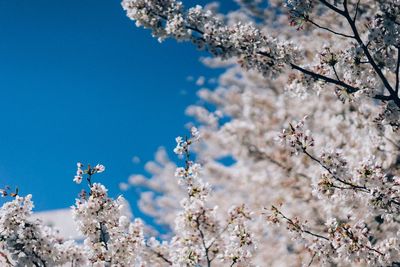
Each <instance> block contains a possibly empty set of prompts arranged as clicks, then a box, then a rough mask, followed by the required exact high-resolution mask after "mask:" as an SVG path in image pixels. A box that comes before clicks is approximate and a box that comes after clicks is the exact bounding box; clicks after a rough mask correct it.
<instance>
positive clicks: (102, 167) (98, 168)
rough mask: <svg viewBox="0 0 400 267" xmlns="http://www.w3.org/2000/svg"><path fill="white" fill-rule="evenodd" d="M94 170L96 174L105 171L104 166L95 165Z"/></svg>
mask: <svg viewBox="0 0 400 267" xmlns="http://www.w3.org/2000/svg"><path fill="white" fill-rule="evenodd" d="M94 169H95V170H96V172H97V173H101V172H104V171H105V169H106V167H104V165H101V164H97V165H96V167H94Z"/></svg>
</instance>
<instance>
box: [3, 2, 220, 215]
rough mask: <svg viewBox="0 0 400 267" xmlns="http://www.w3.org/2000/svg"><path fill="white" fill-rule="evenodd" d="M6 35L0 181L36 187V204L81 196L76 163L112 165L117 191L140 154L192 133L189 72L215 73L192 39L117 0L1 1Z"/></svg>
mask: <svg viewBox="0 0 400 267" xmlns="http://www.w3.org/2000/svg"><path fill="white" fill-rule="evenodd" d="M194 2H195V1H185V3H186V4H187V5H188V6H189V5H192V4H193V3H194ZM197 2H200V3H204V2H205V1H197ZM0 36H1V37H2V38H1V41H0V187H3V186H4V185H10V186H13V187H15V186H18V187H19V188H20V192H21V195H25V194H27V193H32V194H33V197H34V201H35V206H36V208H35V210H45V209H56V208H63V207H67V206H70V205H72V204H73V203H74V199H75V197H76V195H77V193H78V192H79V190H80V188H81V187H80V186H77V185H75V184H74V183H73V182H72V178H73V176H74V173H75V170H76V162H77V161H82V162H83V163H92V164H96V163H103V164H104V165H106V168H107V170H106V172H105V173H103V174H101V175H99V176H98V177H97V179H98V181H99V182H102V183H104V184H106V185H107V186H108V187H109V189H110V193H111V194H112V195H114V196H116V195H118V194H119V193H120V191H119V189H118V183H119V182H122V181H125V180H126V179H127V178H128V176H129V175H130V174H133V173H140V172H142V170H143V168H142V164H139V165H135V164H133V163H132V157H133V156H139V157H140V158H141V160H142V163H143V162H146V161H148V160H151V159H152V158H153V155H154V152H155V151H156V149H157V147H159V146H161V145H163V146H165V147H166V148H168V149H172V148H173V146H174V138H175V136H177V135H179V134H182V133H183V132H184V131H185V128H184V125H185V123H186V122H188V121H190V120H191V119H190V118H188V117H186V116H185V115H184V110H185V107H186V106H188V105H190V104H193V103H195V102H196V101H197V98H196V96H195V91H196V89H197V87H196V86H195V85H194V83H193V82H189V81H187V77H188V76H191V75H192V76H194V77H197V76H199V75H206V76H213V75H215V74H214V73H213V71H212V70H209V69H207V68H205V67H204V66H202V64H201V63H200V62H199V60H198V58H199V56H200V55H201V53H199V52H198V51H196V49H194V48H193V47H192V46H191V45H190V44H184V43H176V42H175V41H173V40H169V41H166V42H164V43H162V44H159V43H158V42H157V41H156V40H155V39H154V38H152V37H151V36H150V32H149V31H147V30H143V29H139V28H136V27H135V25H134V22H132V21H130V20H129V19H128V18H127V17H126V16H125V14H124V12H123V10H122V8H121V6H120V2H119V1H105V0H104V1H98V0H96V1H95V0H60V1H56V2H55V1H50V0H37V1H32V0H12V1H6V0H0ZM183 90H184V91H186V92H187V94H182V93H181V92H182V91H183ZM171 179H173V177H171ZM171 182H175V181H173V180H172V181H171ZM125 194H126V195H127V197H128V199H131V200H134V196H132V195H134V194H133V192H127V193H125ZM130 194H131V195H130Z"/></svg>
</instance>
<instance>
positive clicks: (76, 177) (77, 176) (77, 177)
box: [73, 175, 82, 184]
mask: <svg viewBox="0 0 400 267" xmlns="http://www.w3.org/2000/svg"><path fill="white" fill-rule="evenodd" d="M73 181H74V182H75V183H77V184H80V183H81V182H82V176H81V175H75V177H74V179H73Z"/></svg>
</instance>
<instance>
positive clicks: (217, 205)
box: [0, 0, 400, 266]
mask: <svg viewBox="0 0 400 267" xmlns="http://www.w3.org/2000/svg"><path fill="white" fill-rule="evenodd" d="M236 2H237V3H238V4H239V9H238V10H235V11H231V12H230V13H228V14H220V13H218V5H217V4H215V3H211V4H209V5H207V6H205V7H200V6H195V7H192V8H185V7H184V6H183V4H182V3H181V2H178V1H175V0H124V1H123V2H122V6H123V8H124V9H125V11H126V13H127V15H128V17H129V18H131V19H132V20H134V21H136V25H137V26H141V27H145V28H148V29H150V30H151V31H152V34H153V36H154V37H156V38H158V39H159V40H160V41H162V40H164V39H165V38H175V39H177V40H178V41H189V42H192V43H193V44H194V45H195V46H196V47H197V48H198V49H203V50H206V51H208V52H210V55H211V57H209V58H204V59H203V62H204V63H205V64H207V65H208V66H209V67H220V68H224V69H225V72H224V73H223V74H221V75H220V77H219V78H218V82H217V86H216V87H215V88H211V89H208V88H202V89H201V90H199V92H198V95H199V97H200V98H201V99H203V100H204V101H203V102H204V103H207V104H208V105H204V106H202V105H193V106H190V107H188V109H187V114H189V115H192V116H194V117H195V119H196V121H197V124H198V129H199V130H200V133H199V130H197V128H192V129H191V132H190V135H188V136H187V137H178V138H177V139H176V142H177V147H176V148H175V150H174V152H175V153H176V154H178V155H179V156H180V157H181V159H182V161H183V166H182V167H177V166H176V165H175V164H174V163H173V161H171V160H170V159H169V158H168V156H167V153H166V152H165V151H164V150H163V149H160V150H159V151H158V152H157V154H156V159H155V161H154V162H149V163H148V164H147V165H146V166H147V169H148V171H149V172H150V173H151V176H150V177H144V176H141V175H133V176H132V177H130V179H129V181H128V184H129V185H131V186H142V187H145V188H148V190H147V191H146V192H143V193H142V194H141V198H140V201H139V206H140V208H141V209H142V210H143V211H144V212H145V213H147V214H149V215H150V216H152V217H154V218H155V219H156V222H157V223H159V224H162V225H165V226H167V227H168V229H169V230H170V231H169V232H168V234H166V235H161V234H157V233H156V231H155V229H149V228H151V227H149V226H147V227H146V226H144V224H143V222H141V221H140V219H136V220H135V221H133V222H130V221H129V220H128V219H127V218H126V217H124V216H123V215H122V213H121V206H122V203H123V201H121V198H117V199H116V200H113V199H112V198H110V197H108V196H107V190H106V188H104V186H102V185H100V184H98V183H92V180H93V179H94V178H95V175H96V173H97V172H101V171H104V167H103V166H101V165H98V166H96V167H94V168H92V167H90V166H88V167H87V168H85V169H83V165H81V164H78V171H77V175H76V176H75V178H74V181H75V182H77V183H80V182H81V181H83V180H84V178H86V181H87V183H88V185H89V191H88V192H84V191H83V193H82V194H81V197H80V199H78V200H77V202H76V205H75V206H74V208H73V213H74V218H75V220H76V222H77V225H78V228H79V230H80V231H81V232H82V234H83V235H84V236H85V241H84V243H83V244H76V243H74V242H72V241H63V240H61V239H60V238H58V237H57V235H56V234H55V233H54V232H53V231H52V230H51V229H49V228H47V227H45V226H42V225H41V224H40V223H39V222H35V221H32V220H31V219H30V216H29V215H30V211H31V208H32V202H31V196H26V197H20V196H18V194H16V193H13V196H14V199H13V200H11V201H10V202H8V203H6V204H5V205H4V206H3V207H2V208H1V211H0V212H1V213H0V214H1V216H0V242H1V244H2V253H1V254H0V256H1V257H2V258H3V260H4V262H5V263H6V264H16V265H18V266H25V265H28V266H31V265H33V266H53V265H57V264H58V265H62V264H67V263H69V264H71V265H73V266H86V265H89V264H92V265H94V266H170V265H171V266H301V265H302V264H303V265H305V266H321V265H327V266H400V244H399V241H400V240H399V238H400V227H399V226H400V157H399V156H400V142H399V140H400V138H399V130H400V121H399V115H400V98H399V95H398V91H399V83H400V82H399V80H400V78H399V68H400V32H399V31H400V1H398V0H378V1H372V0H353V1H350V0H332V1H331V0H303V1H300V0H287V1H277V0H270V1H268V3H265V2H264V1H261V0H237V1H236ZM210 106H212V109H210V108H209V107H210ZM206 107H208V108H206ZM200 137H201V138H200ZM192 152H195V153H194V154H193V153H192ZM194 155H196V158H197V160H196V162H197V163H196V162H195V161H194V160H193V156H194ZM226 159H230V160H229V161H230V162H229V163H227V162H228V160H226ZM92 176H93V179H92ZM174 177H175V178H174ZM125 187H126V186H125ZM5 194H8V192H6V191H5Z"/></svg>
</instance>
